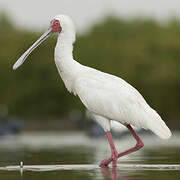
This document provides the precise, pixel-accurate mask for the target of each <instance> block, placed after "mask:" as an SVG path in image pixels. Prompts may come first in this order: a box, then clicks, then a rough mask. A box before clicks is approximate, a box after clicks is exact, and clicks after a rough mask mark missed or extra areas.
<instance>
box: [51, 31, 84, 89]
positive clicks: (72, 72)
mask: <svg viewBox="0 0 180 180" xmlns="http://www.w3.org/2000/svg"><path fill="white" fill-rule="evenodd" d="M74 41H75V35H74V34H70V33H66V34H65V33H62V34H61V33H60V34H59V36H58V39H57V44H56V48H55V63H56V66H57V69H58V71H59V74H60V76H61V78H62V80H63V81H64V84H65V86H66V88H67V89H68V91H70V92H72V91H73V83H74V81H75V79H76V76H77V75H78V69H80V66H81V65H80V64H79V63H78V62H77V61H75V60H74V59H73V43H74Z"/></svg>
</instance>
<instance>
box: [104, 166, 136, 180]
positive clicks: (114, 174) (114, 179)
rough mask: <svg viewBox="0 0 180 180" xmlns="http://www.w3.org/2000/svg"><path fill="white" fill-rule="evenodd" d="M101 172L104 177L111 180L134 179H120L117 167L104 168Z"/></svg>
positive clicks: (121, 177) (122, 177)
mask: <svg viewBox="0 0 180 180" xmlns="http://www.w3.org/2000/svg"><path fill="white" fill-rule="evenodd" d="M101 172H102V174H103V175H104V176H106V177H108V178H110V179H111V180H130V179H131V180H132V178H130V177H128V176H119V177H118V171H117V167H112V168H109V167H104V168H101ZM133 179H134V178H133Z"/></svg>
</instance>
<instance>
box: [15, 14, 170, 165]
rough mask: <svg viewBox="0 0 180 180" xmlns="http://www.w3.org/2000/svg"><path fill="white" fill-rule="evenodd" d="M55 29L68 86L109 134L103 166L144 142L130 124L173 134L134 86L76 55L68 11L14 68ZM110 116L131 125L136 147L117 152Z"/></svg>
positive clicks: (59, 61)
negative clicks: (84, 62)
mask: <svg viewBox="0 0 180 180" xmlns="http://www.w3.org/2000/svg"><path fill="white" fill-rule="evenodd" d="M55 32H57V33H58V38H57V44H56V47H55V64H56V66H57V69H58V72H59V74H60V76H61V78H62V80H63V82H64V84H65V86H66V88H67V90H68V91H69V92H71V93H73V94H74V95H77V96H79V98H80V99H81V101H82V103H83V104H84V105H85V107H86V108H87V109H88V110H89V111H90V112H91V113H92V114H93V116H94V117H95V118H96V121H97V122H98V123H99V124H100V125H101V126H102V127H103V129H104V131H105V132H106V134H107V138H108V141H109V144H110V148H111V157H110V158H107V159H104V160H103V161H101V164H100V166H101V167H105V166H108V165H109V163H110V162H112V163H113V166H116V164H117V159H118V158H119V157H121V156H124V155H127V154H129V153H132V152H134V151H137V150H139V149H140V148H142V147H143V146H144V144H143V142H142V140H141V139H140V137H139V136H138V135H137V133H136V132H135V131H134V129H133V128H132V127H131V125H133V126H135V127H137V128H144V129H149V130H151V131H152V132H154V133H155V134H156V135H157V136H159V137H160V138H163V139H167V138H169V137H170V136H171V131H170V130H169V128H168V127H167V126H166V124H165V122H164V121H163V120H162V119H161V117H160V116H159V114H158V113H157V112H156V111H155V110H154V109H152V108H151V107H150V106H149V105H148V104H147V102H146V101H145V99H144V98H143V97H142V95H141V94H140V93H139V92H138V91H137V90H136V89H135V88H134V87H132V86H131V85H130V84H128V83H127V82H126V81H124V80H123V79H121V78H119V77H117V76H114V75H111V74H107V73H104V72H101V71H98V70H96V69H93V68H90V67H87V66H84V65H82V64H80V63H78V62H77V61H75V60H74V59H73V53H72V52H73V43H74V42H75V38H76V37H75V36H76V31H75V26H74V23H73V21H72V19H71V18H70V17H69V16H67V15H58V16H55V17H54V18H53V20H52V21H51V23H50V27H49V29H48V30H47V31H46V32H45V33H44V34H43V35H42V36H41V37H40V38H39V39H38V40H37V41H36V42H35V43H34V44H33V45H32V46H31V47H30V48H29V49H28V50H27V51H26V52H25V53H24V54H23V55H22V56H21V57H20V58H19V59H18V61H17V62H16V63H15V64H14V66H13V69H16V68H18V67H19V66H20V65H21V64H22V63H23V62H24V61H25V59H26V58H27V56H28V55H29V54H30V53H31V52H32V51H33V50H34V49H35V48H36V47H37V46H38V45H39V44H40V43H41V42H42V41H44V40H45V39H46V38H47V37H48V36H50V35H51V34H53V33H55ZM111 120H114V121H117V122H119V123H121V124H123V125H124V126H126V127H127V128H128V129H129V131H130V132H131V134H132V135H133V137H134V138H135V139H136V141H137V143H136V145H135V146H134V147H133V148H131V149H128V150H126V151H125V152H122V153H119V154H118V152H117V150H116V147H115V145H114V142H113V139H112V136H111V132H110V129H111V127H110V121H111Z"/></svg>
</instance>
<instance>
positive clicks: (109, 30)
mask: <svg viewBox="0 0 180 180" xmlns="http://www.w3.org/2000/svg"><path fill="white" fill-rule="evenodd" d="M5 24H7V25H5ZM40 35H41V33H34V32H27V31H20V30H17V29H15V28H13V26H12V24H11V23H10V22H9V21H8V19H7V18H5V17H2V18H1V17H0V83H1V84H0V104H6V105H7V106H8V108H9V111H10V114H15V115H18V116H23V117H26V118H28V117H31V118H33V117H39V118H42V117H47V116H48V117H60V116H62V115H65V114H67V113H68V112H69V111H70V110H71V109H73V108H77V109H78V108H81V109H82V107H83V106H82V105H81V103H80V101H79V100H78V99H77V98H75V97H74V96H72V95H70V94H68V92H67V91H66V90H65V88H64V85H63V82H62V81H61V79H60V77H59V75H58V72H57V70H56V67H55V64H54V62H53V54H54V47H55V43H56V38H55V37H52V38H49V39H48V40H46V42H45V43H43V44H42V45H41V46H40V47H38V48H37V49H36V50H35V51H34V52H33V53H32V54H31V55H30V56H29V57H28V60H27V61H26V63H25V64H24V65H23V67H20V68H19V69H18V70H17V71H13V70H12V65H13V63H14V62H15V61H16V60H17V59H18V57H19V56H20V55H21V54H22V53H23V52H24V51H25V50H26V49H27V48H28V47H29V46H30V45H31V44H32V43H33V42H34V41H35V40H36V39H37V38H38V37H39V36H40ZM74 57H75V59H76V60H77V61H79V62H80V63H82V64H85V65H87V66H91V67H95V68H97V69H100V70H102V71H105V72H108V73H112V74H115V75H117V76H120V77H122V78H123V79H125V80H126V81H128V82H129V83H130V84H132V85H133V86H134V87H136V88H137V89H138V90H139V91H140V92H141V94H143V96H144V97H145V99H146V100H147V102H148V103H149V104H150V105H151V106H152V107H153V108H155V109H156V110H157V111H158V112H159V113H160V114H161V115H162V117H163V119H165V120H166V121H167V120H169V123H168V124H170V125H171V127H173V126H174V127H176V128H177V124H178V123H176V121H178V118H179V117H180V111H179V108H180V93H179V92H180V68H179V67H180V22H178V21H177V20H175V19H173V20H171V21H169V22H168V23H167V24H165V25H162V24H160V23H158V22H156V21H155V20H152V19H144V20H142V19H134V20H124V19H117V18H114V17H110V18H108V19H106V20H104V22H102V23H100V24H97V25H95V26H94V27H93V28H92V29H91V31H89V32H88V33H86V34H85V35H79V36H78V37H77V41H76V43H75V49H74ZM80 106H81V107H80Z"/></svg>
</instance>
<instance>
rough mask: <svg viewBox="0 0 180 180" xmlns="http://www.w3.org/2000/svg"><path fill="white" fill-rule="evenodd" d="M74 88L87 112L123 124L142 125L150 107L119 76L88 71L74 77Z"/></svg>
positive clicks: (143, 125)
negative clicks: (75, 78) (76, 77)
mask: <svg viewBox="0 0 180 180" xmlns="http://www.w3.org/2000/svg"><path fill="white" fill-rule="evenodd" d="M75 91H76V93H77V95H78V96H79V98H80V99H81V101H82V102H83V104H84V105H85V106H86V108H87V109H89V110H90V111H91V112H93V113H95V114H98V115H101V116H104V117H106V118H108V119H112V120H117V121H120V122H121V123H123V124H126V123H130V124H132V125H134V126H136V127H144V128H146V119H147V113H146V112H147V111H148V108H150V107H149V105H148V104H147V103H146V101H145V100H144V98H143V97H142V95H141V94H140V93H139V92H138V91H137V90H136V89H135V88H133V87H132V86H131V85H130V84H128V83H127V82H126V81H124V80H123V79H121V78H118V77H116V76H113V75H110V74H107V73H103V72H101V71H91V72H90V73H86V75H83V76H82V77H79V78H78V79H77V80H76V82H75ZM136 117H138V118H136Z"/></svg>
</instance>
